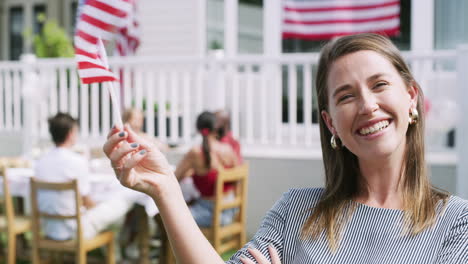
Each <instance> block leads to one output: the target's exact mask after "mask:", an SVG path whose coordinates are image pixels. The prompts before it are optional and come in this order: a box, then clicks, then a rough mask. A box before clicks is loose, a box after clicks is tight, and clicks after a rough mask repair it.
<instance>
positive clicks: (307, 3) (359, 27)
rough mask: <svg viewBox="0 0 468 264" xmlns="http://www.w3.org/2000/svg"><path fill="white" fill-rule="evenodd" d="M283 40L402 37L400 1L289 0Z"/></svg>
mask: <svg viewBox="0 0 468 264" xmlns="http://www.w3.org/2000/svg"><path fill="white" fill-rule="evenodd" d="M283 18H284V20H283V39H289V38H296V39H308V40H326V39H331V38H333V37H336V36H343V35H352V34H358V33H380V34H385V35H387V36H395V35H398V34H399V33H400V1H399V0H302V1H299V0H287V1H285V2H284V17H283Z"/></svg>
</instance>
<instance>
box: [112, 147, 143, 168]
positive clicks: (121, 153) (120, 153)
mask: <svg viewBox="0 0 468 264" xmlns="http://www.w3.org/2000/svg"><path fill="white" fill-rule="evenodd" d="M139 146H140V145H139V144H138V143H131V144H128V143H124V144H121V145H120V147H118V148H116V149H114V151H112V152H111V153H110V155H109V159H110V160H111V162H112V166H113V167H115V166H120V164H121V161H122V159H123V158H124V157H125V156H127V155H128V154H129V153H131V152H134V151H137V150H138V147H139Z"/></svg>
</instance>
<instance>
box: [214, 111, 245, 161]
mask: <svg viewBox="0 0 468 264" xmlns="http://www.w3.org/2000/svg"><path fill="white" fill-rule="evenodd" d="M215 116H216V132H217V133H218V139H219V141H221V142H222V143H225V144H228V145H229V146H231V148H232V149H233V150H234V152H235V153H236V155H237V159H238V160H239V163H242V162H243V159H242V154H241V146H240V143H239V141H237V140H236V139H235V138H234V136H233V135H232V131H231V117H230V116H229V113H228V112H227V111H226V110H219V111H216V112H215Z"/></svg>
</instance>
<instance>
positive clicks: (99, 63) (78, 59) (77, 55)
mask: <svg viewBox="0 0 468 264" xmlns="http://www.w3.org/2000/svg"><path fill="white" fill-rule="evenodd" d="M75 57H76V60H77V61H78V62H85V61H86V62H91V63H94V64H97V65H103V64H102V62H101V61H100V60H96V59H93V58H90V57H88V56H84V55H80V54H76V56H75Z"/></svg>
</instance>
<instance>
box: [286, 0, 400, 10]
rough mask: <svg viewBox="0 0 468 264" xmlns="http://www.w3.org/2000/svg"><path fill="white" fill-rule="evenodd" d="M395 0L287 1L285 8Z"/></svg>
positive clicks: (383, 2)
mask: <svg viewBox="0 0 468 264" xmlns="http://www.w3.org/2000/svg"><path fill="white" fill-rule="evenodd" d="M394 1H395V0H358V1H349V0H341V1H339V0H335V1H329V0H325V1H324V0H307V1H285V2H284V6H285V7H290V8H301V9H302V8H304V9H305V8H327V7H343V6H369V5H380V4H386V3H391V2H394Z"/></svg>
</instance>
